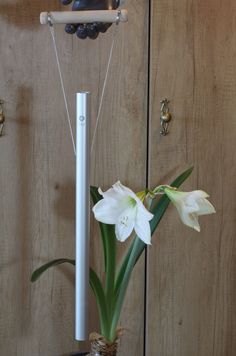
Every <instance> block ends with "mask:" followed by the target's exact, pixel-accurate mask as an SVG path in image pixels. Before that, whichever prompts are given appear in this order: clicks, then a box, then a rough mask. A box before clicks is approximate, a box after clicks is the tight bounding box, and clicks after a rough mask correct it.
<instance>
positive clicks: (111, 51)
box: [49, 24, 118, 156]
mask: <svg viewBox="0 0 236 356" xmlns="http://www.w3.org/2000/svg"><path fill="white" fill-rule="evenodd" d="M49 28H50V33H51V36H52V41H53V47H54V51H55V55H56V62H57V68H58V72H59V77H60V82H61V89H62V94H63V98H64V102H65V109H66V114H67V121H68V125H69V130H70V136H71V141H72V145H73V151H74V154H75V156H76V148H75V140H74V136H73V131H72V125H71V118H70V113H69V109H68V102H67V97H66V92H65V86H64V81H63V77H62V71H61V65H60V61H59V56H58V50H57V45H56V39H55V32H54V28H53V25H52V24H51V25H50V26H49ZM117 29H118V25H116V26H115V28H114V31H113V36H112V44H111V48H110V53H109V58H108V62H107V69H106V74H105V79H104V83H103V87H102V94H101V99H100V103H99V108H98V113H97V118H96V123H95V129H94V133H93V139H92V144H91V153H92V151H93V147H94V143H95V137H96V133H97V128H98V124H99V119H100V114H101V109H102V104H103V98H104V94H105V89H106V84H107V78H108V73H109V69H110V64H111V59H112V54H113V49H114V44H115V39H116V34H117Z"/></svg>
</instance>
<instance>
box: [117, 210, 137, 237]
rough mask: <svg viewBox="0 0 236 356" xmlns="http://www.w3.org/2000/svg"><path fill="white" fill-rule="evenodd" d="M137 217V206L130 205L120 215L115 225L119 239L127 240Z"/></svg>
mask: <svg viewBox="0 0 236 356" xmlns="http://www.w3.org/2000/svg"><path fill="white" fill-rule="evenodd" d="M135 217H136V208H135V207H132V206H130V207H128V208H127V209H125V210H124V211H123V212H122V214H121V215H120V216H119V219H118V222H117V223H116V226H115V233H116V237H117V239H118V240H119V241H125V240H126V239H127V238H128V237H129V236H130V235H131V233H132V231H133V228H134V221H135Z"/></svg>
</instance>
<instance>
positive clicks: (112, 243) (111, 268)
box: [90, 187, 116, 319]
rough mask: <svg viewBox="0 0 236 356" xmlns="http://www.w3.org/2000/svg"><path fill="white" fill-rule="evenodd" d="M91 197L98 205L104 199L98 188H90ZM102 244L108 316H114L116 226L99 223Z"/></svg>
mask: <svg viewBox="0 0 236 356" xmlns="http://www.w3.org/2000/svg"><path fill="white" fill-rule="evenodd" d="M90 193H91V197H92V200H93V203H94V204H96V203H97V202H98V201H99V200H101V199H102V196H101V195H100V194H99V192H98V188H97V187H91V188H90ZM99 227H100V232H101V237H102V242H103V251H104V263H105V273H106V282H105V295H106V302H107V308H108V315H109V316H110V319H111V316H112V314H113V306H114V284H115V271H116V235H115V226H114V225H108V224H104V223H101V222H100V223H99Z"/></svg>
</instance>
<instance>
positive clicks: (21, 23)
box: [0, 0, 65, 28]
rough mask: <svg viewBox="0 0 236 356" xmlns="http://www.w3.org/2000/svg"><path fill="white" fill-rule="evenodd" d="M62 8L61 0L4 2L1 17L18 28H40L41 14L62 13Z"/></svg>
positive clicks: (0, 8)
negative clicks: (47, 12)
mask: <svg viewBox="0 0 236 356" xmlns="http://www.w3.org/2000/svg"><path fill="white" fill-rule="evenodd" d="M61 8H62V6H61V3H60V0H50V1H48V0H16V1H15V2H10V1H7V0H4V2H3V3H1V5H0V17H1V18H3V19H5V20H6V21H7V22H8V23H10V24H14V25H15V26H17V27H20V28H32V27H35V26H36V25H39V26H40V22H39V15H40V12H43V11H53V10H54V11H58V10H59V11H60V9H61ZM64 8H65V7H64Z"/></svg>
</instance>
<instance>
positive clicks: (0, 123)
mask: <svg viewBox="0 0 236 356" xmlns="http://www.w3.org/2000/svg"><path fill="white" fill-rule="evenodd" d="M3 105H4V101H3V100H0V137H2V136H3V130H4V125H5V115H4V111H3Z"/></svg>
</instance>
